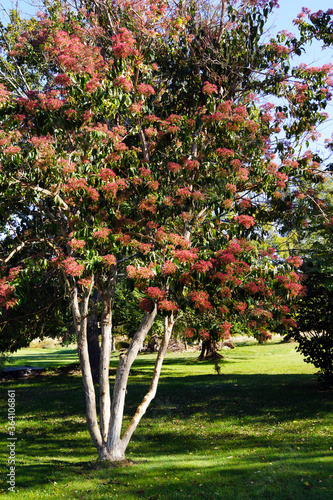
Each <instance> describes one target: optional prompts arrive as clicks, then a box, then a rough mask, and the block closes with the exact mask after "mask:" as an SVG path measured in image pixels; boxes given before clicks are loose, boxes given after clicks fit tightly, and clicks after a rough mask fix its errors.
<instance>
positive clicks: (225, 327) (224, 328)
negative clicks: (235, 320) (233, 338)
mask: <svg viewBox="0 0 333 500" xmlns="http://www.w3.org/2000/svg"><path fill="white" fill-rule="evenodd" d="M231 327H232V324H231V323H229V321H224V322H223V323H222V325H220V336H221V337H222V338H229V337H230V330H231Z"/></svg>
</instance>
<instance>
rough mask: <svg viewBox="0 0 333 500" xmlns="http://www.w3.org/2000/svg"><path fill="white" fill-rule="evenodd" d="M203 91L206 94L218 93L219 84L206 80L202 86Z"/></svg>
mask: <svg viewBox="0 0 333 500" xmlns="http://www.w3.org/2000/svg"><path fill="white" fill-rule="evenodd" d="M202 93H203V94H206V95H212V94H218V91H217V86H216V85H214V84H213V83H209V82H205V83H204V86H203V87H202Z"/></svg>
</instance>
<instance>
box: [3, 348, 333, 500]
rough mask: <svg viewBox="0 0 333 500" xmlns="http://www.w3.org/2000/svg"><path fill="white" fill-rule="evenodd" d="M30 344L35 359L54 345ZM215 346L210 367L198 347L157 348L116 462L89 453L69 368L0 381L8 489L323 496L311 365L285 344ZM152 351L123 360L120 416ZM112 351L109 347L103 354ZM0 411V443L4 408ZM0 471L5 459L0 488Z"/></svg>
mask: <svg viewBox="0 0 333 500" xmlns="http://www.w3.org/2000/svg"><path fill="white" fill-rule="evenodd" d="M34 351H39V352H40V351H43V352H40V355H39V356H40V360H41V364H43V363H42V358H43V356H44V355H45V356H46V357H48V359H49V360H50V355H51V354H52V356H55V357H56V356H57V355H56V352H55V351H56V350H54V349H52V350H51V351H54V352H53V353H49V354H48V353H47V352H45V353H44V351H48V350H46V349H43V350H41V349H35V350H34ZM61 352H62V351H61ZM27 354H28V353H27ZM224 354H225V360H223V361H222V362H221V375H219V376H218V375H216V374H215V372H214V370H213V366H212V364H210V363H207V362H197V361H195V358H196V356H197V353H182V354H173V353H170V354H168V355H167V359H166V362H165V366H164V369H163V372H162V380H161V383H160V386H159V389H158V393H157V396H156V398H155V400H154V401H153V403H152V405H151V407H150V408H149V409H148V411H147V414H146V415H145V417H144V418H143V420H142V421H141V423H140V424H139V427H138V429H137V432H136V434H135V435H134V437H133V440H132V442H131V443H130V445H129V448H128V451H127V457H128V458H129V459H130V460H131V464H130V465H129V466H126V467H125V466H122V467H109V466H106V465H104V464H99V463H98V462H96V453H95V449H94V448H93V446H92V444H91V441H90V438H89V435H88V432H87V430H86V424H85V416H84V395H83V391H82V387H81V379H80V377H79V376H78V375H66V376H64V375H58V374H52V373H49V374H45V375H41V376H38V377H36V378H31V379H27V380H19V381H6V382H4V383H3V384H2V391H1V394H2V397H3V398H4V399H3V401H2V408H4V409H6V401H5V399H6V396H7V389H8V388H11V389H12V388H15V389H16V401H17V404H16V422H17V437H18V441H17V445H16V458H17V476H16V484H17V488H18V493H16V494H9V495H8V498H11V497H13V498H14V497H15V498H25V499H28V500H29V499H34V498H51V497H52V498H56V499H57V498H70V499H88V498H89V499H109V498H112V499H121V500H123V499H124V500H127V499H128V500H132V499H139V498H147V499H160V500H163V499H170V500H171V499H173V498H179V499H187V498H191V499H201V498H203V499H208V500H209V499H218V498H223V499H230V500H231V499H257V498H258V499H259V498H261V499H263V498H264V499H285V500H287V499H292V500H297V499H300V500H301V499H302V500H303V499H305V498H306V499H331V498H333V464H332V455H333V452H332V447H333V440H332V427H333V426H332V416H333V405H332V393H330V392H327V391H322V390H321V388H320V386H318V384H317V380H316V377H315V376H314V372H315V370H314V369H313V367H312V366H311V365H308V364H305V363H304V362H303V360H302V357H301V356H300V355H299V354H298V353H296V352H295V349H294V345H293V344H275V343H270V344H267V345H265V346H258V345H252V344H243V345H240V346H239V347H237V348H236V349H234V350H232V351H226V352H224ZM18 355H19V356H23V355H24V354H23V353H22V351H21V352H19V353H18ZM72 355H73V356H74V357H75V351H74V352H73V353H72ZM61 356H62V355H61V354H59V358H58V359H59V362H60V364H61V363H62V360H63V359H64V357H61ZM63 356H65V355H63ZM66 356H68V349H67V354H66ZM154 358H155V355H142V356H139V358H138V360H137V361H136V362H135V365H134V366H133V369H132V375H131V382H130V386H129V390H128V395H127V403H128V405H127V411H126V422H127V423H128V422H129V419H130V416H131V415H132V414H133V413H134V411H135V406H136V405H137V404H138V403H139V402H140V400H141V398H142V397H143V395H144V393H145V390H146V389H147V386H148V383H149V381H148V375H149V373H150V372H151V370H152V366H153V361H154ZM21 359H22V358H21ZM36 360H37V358H35V361H34V362H30V364H37V363H36ZM74 361H75V359H73V358H71V359H70V361H69V362H70V363H72V362H74ZM116 361H117V358H116V356H115V355H113V356H112V362H111V364H112V365H113V364H114V365H115V364H116ZM25 363H28V361H27V359H25V360H24V364H25ZM22 364H23V363H22ZM43 366H45V363H44V364H43ZM111 381H112V377H111ZM1 417H2V421H1V423H2V424H3V425H2V427H1V430H2V443H6V437H7V434H6V420H5V419H6V412H4V411H3V412H2V414H1ZM6 462H7V450H6V449H5V446H3V447H2V449H1V463H2V464H6ZM5 475H6V470H5V469H4V470H3V472H2V474H1V479H2V481H3V484H2V487H3V491H4V490H5V489H6V484H5V481H6V477H5Z"/></svg>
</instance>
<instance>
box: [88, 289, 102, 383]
mask: <svg viewBox="0 0 333 500" xmlns="http://www.w3.org/2000/svg"><path fill="white" fill-rule="evenodd" d="M90 300H91V301H92V302H93V304H94V306H96V303H97V301H98V292H97V291H96V290H94V291H93V292H92V295H91V297H90ZM94 309H95V307H94ZM94 309H93V310H92V312H91V314H90V315H89V316H88V321H87V342H88V352H89V361H90V368H91V374H92V377H93V381H94V384H95V385H96V384H98V383H99V365H100V356H101V347H100V343H99V338H98V334H99V331H98V318H97V314H96V311H95V310H94Z"/></svg>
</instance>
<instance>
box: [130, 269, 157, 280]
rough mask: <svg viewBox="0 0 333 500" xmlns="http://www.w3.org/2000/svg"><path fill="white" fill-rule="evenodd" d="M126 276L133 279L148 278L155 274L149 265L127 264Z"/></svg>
mask: <svg viewBox="0 0 333 500" xmlns="http://www.w3.org/2000/svg"><path fill="white" fill-rule="evenodd" d="M126 272H127V276H128V277H129V278H131V279H135V280H150V279H152V278H153V277H154V276H155V273H154V271H152V269H151V268H150V267H139V268H136V267H135V266H127V267H126Z"/></svg>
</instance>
